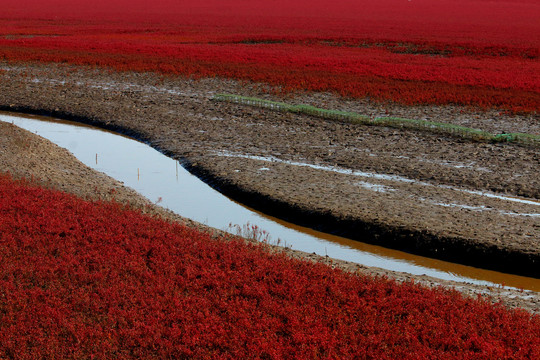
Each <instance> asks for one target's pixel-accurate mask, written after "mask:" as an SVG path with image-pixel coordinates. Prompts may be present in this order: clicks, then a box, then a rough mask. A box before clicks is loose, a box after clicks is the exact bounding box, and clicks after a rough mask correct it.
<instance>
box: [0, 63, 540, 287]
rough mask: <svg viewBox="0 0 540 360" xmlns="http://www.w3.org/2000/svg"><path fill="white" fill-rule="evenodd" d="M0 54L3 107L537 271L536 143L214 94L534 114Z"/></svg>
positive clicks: (217, 180) (239, 192) (446, 253)
mask: <svg viewBox="0 0 540 360" xmlns="http://www.w3.org/2000/svg"><path fill="white" fill-rule="evenodd" d="M0 67H1V68H2V69H3V70H4V71H2V72H1V73H0V108H2V109H4V110H11V111H22V112H30V113H40V114H45V115H54V116H57V117H61V118H68V119H76V120H80V121H85V122H89V123H93V124H96V125H98V126H102V127H108V128H110V129H115V130H120V131H121V132H124V133H128V134H132V135H136V137H138V138H140V139H142V140H145V141H147V142H149V143H150V144H151V145H152V146H154V147H156V148H159V149H160V150H162V151H164V152H165V153H166V154H168V155H171V156H173V157H175V158H177V159H183V160H184V161H185V162H186V165H187V166H188V167H190V169H191V170H192V171H194V172H196V173H198V174H199V175H201V176H204V177H205V179H206V180H207V181H209V182H210V183H211V184H212V185H213V186H214V187H217V188H220V189H221V190H222V191H224V192H225V193H226V194H227V195H229V196H231V197H233V198H236V199H239V200H242V201H244V202H247V203H248V205H250V206H252V207H254V208H256V209H260V210H263V211H265V212H270V214H273V215H277V216H278V217H279V216H280V215H285V217H288V220H297V221H300V222H301V223H303V224H304V225H310V226H312V227H322V228H323V229H324V230H327V231H328V230H329V231H332V232H335V233H340V234H343V235H347V236H351V235H353V237H355V238H359V239H364V238H365V239H371V240H368V241H371V242H374V243H376V244H383V245H387V246H391V247H394V248H397V249H404V250H407V251H411V252H416V253H420V254H424V255H429V256H434V257H439V258H442V259H448V260H452V261H457V262H462V263H466V264H471V265H481V266H485V267H488V268H490V267H491V268H495V269H497V270H503V271H507V272H513V273H518V274H525V275H528V276H534V277H539V276H540V274H539V272H540V270H539V269H540V217H539V213H540V176H539V175H540V170H539V169H540V150H539V149H538V148H532V147H524V146H516V145H509V144H489V143H477V142H471V141H466V140H463V141H461V140H459V139H456V138H449V137H445V136H441V135H438V134H429V133H426V132H417V131H410V130H396V129H389V128H384V127H373V126H359V125H352V124H344V123H339V122H335V121H325V120H321V119H316V118H312V117H309V116H301V115H296V114H282V113H276V112H271V111H268V110H263V109H257V108H252V107H245V106H242V105H236V104H226V103H218V102H214V101H212V100H211V97H212V96H213V95H214V94H216V93H234V94H240V95H246V96H258V97H263V98H267V99H272V100H278V101H286V102H290V103H310V104H312V105H316V106H319V107H325V108H330V109H339V110H348V111H356V112H359V113H362V114H365V115H369V116H381V115H389V116H399V117H406V118H418V119H427V120H431V121H438V122H450V123H454V124H459V125H465V126H469V127H475V128H480V129H483V130H487V131H491V132H495V133H496V132H526V133H533V134H539V133H540V126H539V118H538V117H537V116H531V115H529V116H518V115H515V116H510V115H505V114H499V112H497V111H491V112H479V111H473V110H470V109H466V108H459V107H450V106H447V107H435V106H429V107H428V106H424V107H421V106H418V107H403V106H398V105H395V104H372V103H369V102H367V101H355V100H346V99H340V98H337V97H335V96H333V95H330V94H315V95H307V94H296V95H286V96H285V95H276V94H273V93H269V92H267V91H266V90H268V89H265V88H264V87H263V86H256V85H250V84H242V83H238V82H234V81H229V80H219V79H204V80H200V81H195V80H187V79H178V78H174V79H170V78H161V77H159V76H157V75H153V74H134V73H122V74H117V73H109V72H107V71H100V70H93V69H82V68H75V67H69V66H56V65H54V66H45V65H30V64H27V65H24V66H23V65H10V64H3V65H2V66H0ZM486 193H487V196H486ZM496 196H498V197H496ZM515 197H518V198H521V199H522V200H524V201H521V202H520V201H514V200H512V198H515Z"/></svg>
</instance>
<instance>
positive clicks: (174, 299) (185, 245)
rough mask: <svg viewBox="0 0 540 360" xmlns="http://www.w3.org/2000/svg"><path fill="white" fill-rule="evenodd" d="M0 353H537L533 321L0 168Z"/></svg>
mask: <svg viewBox="0 0 540 360" xmlns="http://www.w3.org/2000/svg"><path fill="white" fill-rule="evenodd" d="M0 264H2V265H1V266H0V333H1V334H2V336H0V358H17V359H35V358H77V359H79V358H102V359H103V358H118V359H123V358H144V359H148V358H160V359H163V358H178V359H182V358H199V359H202V358H208V359H210V358H211V359H218V358H230V359H243V358H262V359H294V358H297V359H316V358H333V359H343V358H376V359H423V358H432V359H447V358H452V359H456V358H459V359H510V358H511V359H518V358H529V359H538V358H540V318H539V317H537V316H536V317H533V316H531V315H529V314H527V313H525V312H515V311H509V310H506V309H504V308H502V307H500V306H496V305H495V306H494V305H490V304H489V303H487V302H485V301H482V300H468V299H464V298H462V297H461V296H460V295H459V294H458V293H456V292H450V291H444V290H427V289H425V288H422V287H420V286H417V285H414V284H410V283H409V284H404V285H398V284H396V283H394V282H391V281H387V280H384V279H378V280H373V279H371V278H366V277H360V276H355V275H351V274H347V273H344V272H341V271H338V270H332V269H331V268H330V267H328V266H325V265H322V264H315V263H310V262H302V261H298V260H293V259H289V258H286V257H285V256H281V255H274V256H272V255H269V254H268V253H266V252H265V251H264V246H263V245H246V244H244V243H243V242H240V241H237V240H230V241H225V240H216V239H212V238H211V237H210V236H209V235H207V234H204V233H200V232H197V231H195V230H193V229H189V228H186V227H183V226H180V225H177V224H170V223H165V222H163V221H161V220H157V219H153V218H150V217H146V216H143V215H141V214H140V213H138V212H136V211H132V210H126V209H122V208H121V207H120V206H119V205H117V204H114V203H112V204H111V203H92V202H87V201H83V200H80V199H78V198H76V197H74V196H70V195H67V194H64V193H61V192H56V191H50V190H45V189H42V188H39V187H36V186H34V185H30V184H28V183H25V182H14V181H13V180H11V178H10V177H8V176H6V175H1V176H0Z"/></svg>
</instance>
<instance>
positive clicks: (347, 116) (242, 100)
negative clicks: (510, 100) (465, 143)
mask: <svg viewBox="0 0 540 360" xmlns="http://www.w3.org/2000/svg"><path fill="white" fill-rule="evenodd" d="M212 99H213V100H215V101H224V102H229V103H236V104H242V105H249V106H255V107H260V108H266V109H270V110H275V111H281V112H291V113H295V114H305V115H311V116H316V117H319V118H323V119H330V120H339V121H344V122H348V123H352V124H361V125H380V126H388V127H392V128H407V129H414V130H424V131H429V132H433V133H440V134H444V135H451V136H455V137H459V138H462V139H470V140H476V141H487V142H508V143H516V144H523V145H532V146H538V147H540V136H538V135H532V134H524V133H507V134H492V133H489V132H487V131H483V130H479V129H473V128H468V127H464V126H459V125H453V124H448V123H439V122H432V121H427V120H414V119H404V118H397V117H377V118H370V117H369V116H365V115H360V114H357V113H354V112H348V111H339V110H327V109H321V108H317V107H314V106H311V105H291V104H287V103H283V102H277V101H270V100H264V99H259V98H252V97H246V96H240V95H232V94H217V95H215V96H214V97H213V98H212Z"/></svg>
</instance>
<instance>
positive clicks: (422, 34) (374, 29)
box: [0, 0, 540, 113]
mask: <svg viewBox="0 0 540 360" xmlns="http://www.w3.org/2000/svg"><path fill="white" fill-rule="evenodd" d="M130 3H131V4H130V5H129V6H127V5H126V4H127V2H126V1H119V0H116V1H110V2H102V3H98V4H96V5H90V3H88V4H86V3H81V2H69V4H68V3H67V2H66V1H61V0H59V1H52V2H44V3H42V2H38V1H30V3H29V5H28V7H27V9H26V10H25V12H21V11H19V10H21V7H20V5H19V7H18V8H17V5H16V4H15V2H12V1H11V0H8V4H7V5H6V9H7V10H6V11H5V13H4V15H3V16H0V24H2V26H1V27H0V59H4V60H8V61H43V62H68V63H74V64H82V65H92V66H104V67H112V68H114V69H116V70H120V71H124V70H126V71H132V70H133V71H157V72H162V73H165V74H173V75H183V76H193V77H212V76H219V77H227V78H234V79H240V80H250V81H256V82H263V83H269V84H272V85H275V86H278V87H281V88H282V89H283V90H285V91H289V90H306V91H331V92H334V93H338V94H340V95H343V96H349V97H357V98H365V97H368V98H373V99H375V100H378V101H396V102H400V103H403V104H408V105H410V104H458V105H465V106H474V107H480V108H499V109H505V110H510V111H515V112H525V113H537V112H538V110H539V109H540V62H539V61H538V58H539V54H540V25H539V23H538V21H537V17H536V16H535V14H538V13H539V11H540V5H539V4H536V3H535V2H533V1H517V0H498V1H490V2H488V1H484V0H472V1H450V0H441V1H438V2H437V5H436V6H434V5H433V2H432V1H427V0H412V1H397V0H380V1H377V2H373V1H349V0H347V1H343V2H339V5H336V4H335V3H334V2H330V1H326V0H321V1H316V2H309V3H308V2H306V1H287V2H286V1H282V0H279V1H274V2H268V1H265V2H263V1H251V2H248V1H241V0H233V1H224V2H217V1H210V2H205V3H204V6H203V5H200V2H195V1H191V0H190V1H184V2H174V1H162V2H157V3H155V4H154V3H152V4H153V5H152V7H150V8H149V7H148V6H149V5H148V3H147V2H143V1H135V2H130ZM92 4H93V3H92ZM45 5H48V6H50V8H48V10H47V9H44V8H45ZM17 9H19V10H17ZM124 10H125V11H124ZM122 11H124V12H123V13H122Z"/></svg>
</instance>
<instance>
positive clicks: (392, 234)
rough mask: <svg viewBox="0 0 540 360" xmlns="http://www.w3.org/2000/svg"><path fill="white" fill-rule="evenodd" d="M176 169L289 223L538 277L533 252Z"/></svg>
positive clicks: (197, 169)
mask: <svg viewBox="0 0 540 360" xmlns="http://www.w3.org/2000/svg"><path fill="white" fill-rule="evenodd" d="M182 166H183V167H184V168H185V169H186V170H188V171H189V172H190V173H192V174H193V175H195V176H197V177H198V178H199V179H201V180H202V181H204V182H205V183H206V184H208V185H209V186H211V187H212V188H214V189H215V190H217V191H219V192H220V193H222V194H224V195H225V196H227V197H229V198H231V199H233V200H235V201H238V202H240V203H242V204H244V205H246V206H248V207H251V208H253V209H256V210H258V211H261V212H263V213H265V214H267V215H270V216H274V217H276V218H279V219H282V220H285V221H287V222H290V223H294V224H297V225H300V226H305V227H309V228H312V229H314V230H317V231H321V232H325V233H330V234H334V235H338V236H342V237H346V238H349V239H353V240H356V241H361V242H365V243H369V244H373V245H379V246H384V247H388V248H392V249H395V250H401V251H405V252H409V253H411V254H414V255H421V256H426V257H431V258H435V259H439V260H444V261H450V262H454V263H459V264H463V265H469V266H474V267H479V268H484V269H488V270H495V271H500V272H505V273H509V274H515V275H522V276H529V277H534V278H538V277H540V273H539V268H540V255H537V254H527V253H524V252H520V251H513V250H510V249H502V248H498V247H497V246H494V245H487V244H478V243H474V242H473V241H470V240H468V239H464V238H461V237H452V236H447V237H446V236H440V235H437V234H432V233H430V232H429V230H415V229H407V228H402V227H395V226H391V225H387V224H382V223H375V222H366V221H362V220H359V219H355V218H352V217H351V218H348V217H344V218H338V217H336V216H334V215H332V214H331V213H330V212H323V211H318V210H314V209H308V208H303V207H300V206H296V205H292V204H289V203H287V202H284V201H280V200H277V199H274V198H272V197H270V196H266V195H264V194H261V193H258V192H254V191H251V190H248V189H245V188H243V187H241V186H239V185H236V184H234V183H232V182H230V181H227V180H226V179H224V178H221V177H219V176H216V175H215V174H213V173H212V172H211V171H210V170H208V169H206V168H204V167H203V166H201V165H199V164H198V163H195V162H191V161H190V160H189V159H183V160H182ZM359 234H362V235H359Z"/></svg>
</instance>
